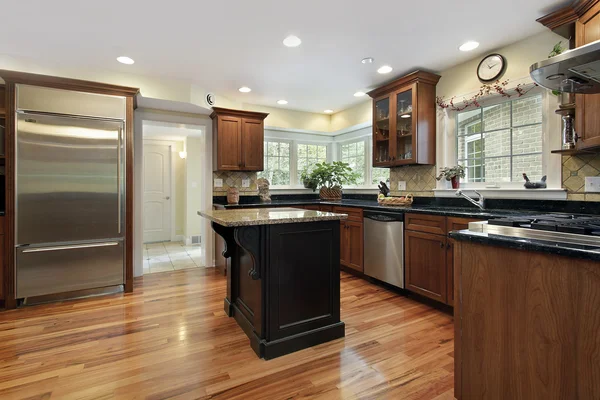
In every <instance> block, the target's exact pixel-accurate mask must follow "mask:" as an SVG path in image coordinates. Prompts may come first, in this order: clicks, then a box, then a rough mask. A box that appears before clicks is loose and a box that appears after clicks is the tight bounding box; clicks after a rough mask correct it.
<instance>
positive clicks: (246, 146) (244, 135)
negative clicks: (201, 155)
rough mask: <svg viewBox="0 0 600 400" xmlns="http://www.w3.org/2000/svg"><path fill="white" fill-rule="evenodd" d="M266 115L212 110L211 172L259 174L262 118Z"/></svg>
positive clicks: (261, 158) (262, 152)
mask: <svg viewBox="0 0 600 400" xmlns="http://www.w3.org/2000/svg"><path fill="white" fill-rule="evenodd" d="M267 115H269V114H265V113H257V112H250V111H240V110H230V109H226V108H218V107H213V113H212V114H211V116H210V117H211V118H212V120H213V169H214V170H215V171H262V170H263V169H264V167H263V164H264V119H265V118H266V117H267Z"/></svg>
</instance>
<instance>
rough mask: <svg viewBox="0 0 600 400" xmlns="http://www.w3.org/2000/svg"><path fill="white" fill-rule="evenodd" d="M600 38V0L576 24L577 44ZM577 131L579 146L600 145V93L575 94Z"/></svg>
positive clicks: (582, 147)
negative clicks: (599, 111) (599, 112)
mask: <svg viewBox="0 0 600 400" xmlns="http://www.w3.org/2000/svg"><path fill="white" fill-rule="evenodd" d="M596 40H600V1H596V4H595V5H594V6H593V7H591V8H590V9H589V10H588V11H587V12H585V13H584V14H583V15H581V16H580V17H579V20H578V21H577V22H576V24H575V45H576V46H577V47H579V46H583V45H586V44H589V43H592V42H595V41H596ZM575 109H576V111H575V131H576V132H577V134H578V135H579V139H578V141H577V148H580V149H586V148H591V147H600V114H598V110H600V94H593V95H582V94H578V95H576V96H575Z"/></svg>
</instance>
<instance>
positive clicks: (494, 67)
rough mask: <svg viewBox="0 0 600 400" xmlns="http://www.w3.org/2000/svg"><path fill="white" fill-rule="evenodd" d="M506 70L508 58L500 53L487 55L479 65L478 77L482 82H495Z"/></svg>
mask: <svg viewBox="0 0 600 400" xmlns="http://www.w3.org/2000/svg"><path fill="white" fill-rule="evenodd" d="M504 71H506V59H505V58H504V56H502V55H500V54H490V55H488V56H485V57H484V58H483V60H481V62H480V63H479V66H478V67H477V77H478V78H479V80H480V81H481V82H493V81H495V80H497V79H498V78H500V77H501V76H502V75H503V74H504Z"/></svg>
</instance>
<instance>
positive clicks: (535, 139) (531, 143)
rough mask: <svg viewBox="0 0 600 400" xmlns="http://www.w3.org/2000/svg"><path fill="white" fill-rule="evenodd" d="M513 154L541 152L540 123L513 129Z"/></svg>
mask: <svg viewBox="0 0 600 400" xmlns="http://www.w3.org/2000/svg"><path fill="white" fill-rule="evenodd" d="M512 146H513V148H512V152H513V155H518V154H527V153H541V152H542V125H541V124H540V125H529V126H525V127H523V128H515V129H514V130H513V144H512Z"/></svg>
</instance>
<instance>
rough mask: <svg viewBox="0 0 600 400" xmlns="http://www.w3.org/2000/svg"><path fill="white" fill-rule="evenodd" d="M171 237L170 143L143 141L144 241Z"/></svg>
mask: <svg viewBox="0 0 600 400" xmlns="http://www.w3.org/2000/svg"><path fill="white" fill-rule="evenodd" d="M169 240H171V146H168V145H156V144H144V243H148V242H161V241H163V242H164V241H169Z"/></svg>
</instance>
